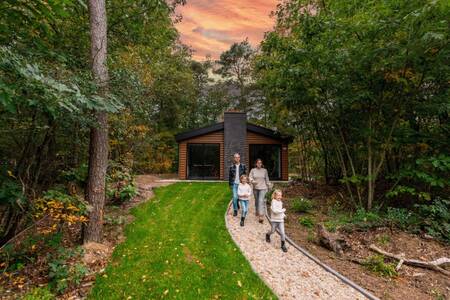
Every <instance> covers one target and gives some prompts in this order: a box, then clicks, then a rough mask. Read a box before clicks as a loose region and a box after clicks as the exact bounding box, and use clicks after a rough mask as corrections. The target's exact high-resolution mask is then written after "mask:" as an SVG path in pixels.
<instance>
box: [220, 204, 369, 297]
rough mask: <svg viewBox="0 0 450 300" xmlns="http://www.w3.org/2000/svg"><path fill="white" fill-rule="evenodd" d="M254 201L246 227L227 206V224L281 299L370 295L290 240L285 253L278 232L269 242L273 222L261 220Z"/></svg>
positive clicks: (253, 265) (249, 258) (260, 274)
mask: <svg viewBox="0 0 450 300" xmlns="http://www.w3.org/2000/svg"><path fill="white" fill-rule="evenodd" d="M253 202H254V201H250V203H249V204H250V205H249V206H250V207H249V213H248V215H247V218H246V220H245V226H244V227H241V226H240V225H239V222H240V214H239V215H238V216H237V217H233V216H232V213H231V210H228V212H227V214H226V221H227V228H228V231H229V232H230V235H231V237H232V238H233V240H234V242H235V243H236V244H237V245H238V247H239V248H240V249H241V252H242V253H243V254H244V256H245V257H246V258H247V260H248V261H249V262H250V264H251V266H252V268H253V270H254V271H255V272H256V273H257V274H259V276H260V277H261V278H262V280H264V282H265V283H266V284H267V285H268V286H269V287H270V288H271V289H272V291H273V292H274V293H275V294H276V295H277V296H278V297H279V298H280V299H339V300H346V299H367V298H366V297H365V296H364V295H362V294H361V293H360V292H359V291H357V290H355V289H354V288H352V287H350V286H348V285H346V284H345V283H343V282H342V281H341V280H339V279H338V278H336V277H335V276H334V275H332V274H331V273H328V272H327V271H325V270H324V269H323V268H322V267H320V266H319V265H317V264H316V263H315V262H313V261H312V260H310V259H309V258H308V257H306V256H305V255H303V254H302V253H301V252H300V251H298V250H297V249H295V248H294V247H292V246H291V247H290V245H289V244H288V243H286V246H287V247H288V252H287V253H283V252H282V251H281V249H280V246H281V244H280V243H281V241H280V236H279V235H278V234H277V233H274V234H272V236H271V239H272V242H271V243H270V244H269V243H267V242H266V241H265V234H266V232H267V231H268V230H269V229H270V224H269V223H268V222H267V220H264V223H263V224H260V223H258V221H257V219H256V217H255V215H254V211H255V208H254V203H253Z"/></svg>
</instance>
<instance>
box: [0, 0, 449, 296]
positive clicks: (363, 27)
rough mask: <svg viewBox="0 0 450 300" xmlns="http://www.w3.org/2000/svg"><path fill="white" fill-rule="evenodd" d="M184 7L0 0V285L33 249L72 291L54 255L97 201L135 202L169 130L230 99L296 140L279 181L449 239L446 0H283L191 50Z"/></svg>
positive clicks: (214, 112)
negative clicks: (248, 25)
mask: <svg viewBox="0 0 450 300" xmlns="http://www.w3.org/2000/svg"><path fill="white" fill-rule="evenodd" d="M99 3H100V4H99ZM102 3H103V13H102V5H101V4H102ZM188 3H189V1H188ZM96 5H99V7H97V6H96ZM182 5H186V1H184V0H173V1H162V0H139V1H129V0H110V1H106V4H105V2H104V1H94V0H89V1H87V0H86V1H85V0H51V1H49V0H35V1H26V0H21V1H16V0H4V1H1V3H0V130H1V135H0V247H1V250H0V251H1V252H0V269H1V272H2V275H0V282H2V284H3V283H5V284H6V282H9V280H10V279H11V278H13V277H14V276H15V274H18V273H20V272H21V270H25V269H26V268H27V265H31V266H32V265H33V264H36V262H37V261H39V264H41V265H44V266H45V268H46V269H45V270H47V271H45V272H47V273H46V274H45V275H44V277H45V278H47V279H46V280H47V281H48V282H50V286H51V290H52V292H54V293H55V294H58V293H59V294H63V293H64V291H65V290H67V289H69V288H70V287H73V286H74V285H76V282H77V281H79V277H80V276H81V277H82V276H84V275H85V270H84V269H83V268H82V266H79V268H78V269H77V270H75V271H74V270H72V269H71V270H70V271H67V272H69V273H70V274H71V275H69V273H67V274H66V273H64V275H61V274H60V273H58V272H62V271H60V269H61V268H63V267H61V266H59V267H60V269H59V271H58V270H56V269H55V268H57V267H58V266H56V265H55V261H57V260H58V259H61V257H62V256H64V255H62V254H61V253H62V252H61V251H66V250H67V249H71V248H74V247H76V246H77V245H81V244H83V243H87V242H89V241H96V242H99V241H101V239H102V236H103V235H102V226H103V223H104V222H106V220H105V219H104V216H103V212H104V209H105V208H104V207H105V206H120V205H122V204H124V203H126V202H128V201H130V200H131V199H132V198H134V197H135V196H136V195H137V194H138V187H137V184H136V181H135V176H136V175H137V174H168V173H175V172H176V170H177V159H178V157H177V155H178V154H177V153H178V149H177V143H176V142H175V139H174V135H175V134H177V133H179V132H182V131H185V130H187V129H192V128H197V127H201V126H205V125H209V124H212V123H215V122H218V121H220V120H221V118H222V116H223V112H224V111H227V110H239V111H245V112H247V114H248V116H249V119H250V121H251V122H253V123H255V124H259V125H263V126H266V127H269V128H272V129H274V130H278V131H282V132H286V133H289V134H291V135H293V136H294V137H295V139H294V142H293V144H292V145H290V149H289V151H290V162H289V166H290V173H291V174H290V175H291V179H292V180H293V181H295V182H302V183H320V184H324V185H327V186H332V187H336V188H337V189H339V191H340V192H339V193H340V194H341V195H342V197H341V198H342V202H343V203H342V209H343V210H346V211H348V212H361V211H363V212H366V213H369V212H374V213H378V214H380V215H383V214H385V213H386V212H391V213H392V212H394V213H395V214H396V215H395V217H396V219H395V220H394V222H397V221H398V220H399V219H401V218H404V219H405V220H404V222H405V223H402V224H403V225H405V224H406V225H405V226H406V227H410V228H411V229H413V230H415V231H416V232H425V233H426V234H427V235H429V236H431V237H433V238H435V239H437V240H439V241H442V242H443V243H447V244H448V243H449V242H450V198H449V195H450V3H449V2H448V1H446V0H436V1H420V0H395V1H394V0H386V1H375V0H370V1H349V0H339V1H337V0H327V1H306V0H284V1H281V2H280V3H279V4H278V6H277V7H276V8H275V9H274V12H273V18H274V20H275V26H274V28H273V30H271V31H270V32H267V33H266V34H265V36H264V39H263V41H262V42H261V44H260V45H252V44H251V43H250V42H249V41H248V40H243V41H241V42H236V43H234V44H233V45H232V46H231V47H230V49H229V50H227V51H225V52H223V53H222V54H221V56H220V58H219V59H217V60H214V59H212V58H210V57H209V58H206V59H205V61H201V62H199V61H195V60H193V59H192V51H193V50H192V49H191V48H190V47H189V46H188V45H184V44H183V43H182V42H181V41H180V38H179V33H178V32H177V30H176V28H175V24H177V22H181V21H182V16H180V15H178V14H177V13H176V8H177V7H178V6H182ZM96 13H97V14H96ZM106 19H107V22H106ZM106 24H107V27H106ZM218 78H219V79H218ZM391 216H392V214H391ZM406 219H407V220H406ZM402 220H403V219H402ZM408 222H409V223H408ZM67 240H70V242H67ZM61 249H63V250H61ZM64 249H66V250H64ZM42 253H53V254H52V255H49V256H48V257H47V258H46V261H45V262H42V261H40V260H39V257H40V254H42ZM74 255H75V254H74ZM74 255H65V256H64V257H66V258H67V257H73V256H74ZM52 263H53V264H52ZM52 268H53V269H52ZM60 277H67V278H71V280H66V281H61V280H60ZM13 285H14V287H15V288H16V289H19V290H20V288H21V287H22V286H23V282H21V281H20V280H19V281H18V282H15V283H14V284H13ZM2 290H3V288H1V289H0V293H2Z"/></svg>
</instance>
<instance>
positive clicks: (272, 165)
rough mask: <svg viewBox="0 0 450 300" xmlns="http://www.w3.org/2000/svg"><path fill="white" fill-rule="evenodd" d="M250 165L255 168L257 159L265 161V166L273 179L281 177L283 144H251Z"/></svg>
mask: <svg viewBox="0 0 450 300" xmlns="http://www.w3.org/2000/svg"><path fill="white" fill-rule="evenodd" d="M249 148H250V149H249V152H250V153H249V154H250V165H251V167H252V168H253V166H254V164H255V161H256V159H258V158H260V159H262V161H263V164H264V167H265V168H266V169H267V172H268V173H269V178H270V179H271V180H272V179H274V180H280V179H281V145H276V144H275V145H269V144H268V145H255V144H250V145H249Z"/></svg>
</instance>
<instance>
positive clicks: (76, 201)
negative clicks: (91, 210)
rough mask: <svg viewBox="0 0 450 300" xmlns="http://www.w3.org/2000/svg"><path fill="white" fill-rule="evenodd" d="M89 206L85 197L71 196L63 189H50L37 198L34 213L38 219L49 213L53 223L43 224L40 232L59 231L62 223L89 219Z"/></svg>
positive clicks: (75, 222)
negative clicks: (87, 215)
mask: <svg viewBox="0 0 450 300" xmlns="http://www.w3.org/2000/svg"><path fill="white" fill-rule="evenodd" d="M86 214H87V206H86V203H85V202H84V199H82V198H81V197H78V196H71V195H68V194H66V193H64V192H63V191H61V190H48V191H47V192H45V193H44V195H43V196H42V197H40V198H39V199H37V200H36V202H35V205H34V212H33V215H34V217H35V218H36V219H39V218H42V217H43V216H45V215H49V216H50V218H51V221H52V222H51V224H48V226H47V227H45V226H41V227H40V228H39V229H40V233H42V234H49V233H54V232H55V231H59V230H60V229H61V227H62V225H64V224H67V225H72V224H77V223H84V222H86V221H87V217H86Z"/></svg>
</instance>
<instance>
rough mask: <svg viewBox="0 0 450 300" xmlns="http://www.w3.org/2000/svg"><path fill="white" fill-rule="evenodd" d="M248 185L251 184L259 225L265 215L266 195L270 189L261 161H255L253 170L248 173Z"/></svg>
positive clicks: (267, 175)
mask: <svg viewBox="0 0 450 300" xmlns="http://www.w3.org/2000/svg"><path fill="white" fill-rule="evenodd" d="M249 178H250V183H251V184H253V195H254V196H255V207H256V216H257V217H258V218H259V223H263V222H264V214H265V213H266V193H267V190H268V189H270V188H272V184H271V183H270V181H269V173H268V172H267V170H266V169H265V168H264V167H263V162H262V160H261V159H259V158H258V159H257V160H256V163H255V168H253V169H252V170H251V171H250V175H249Z"/></svg>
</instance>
